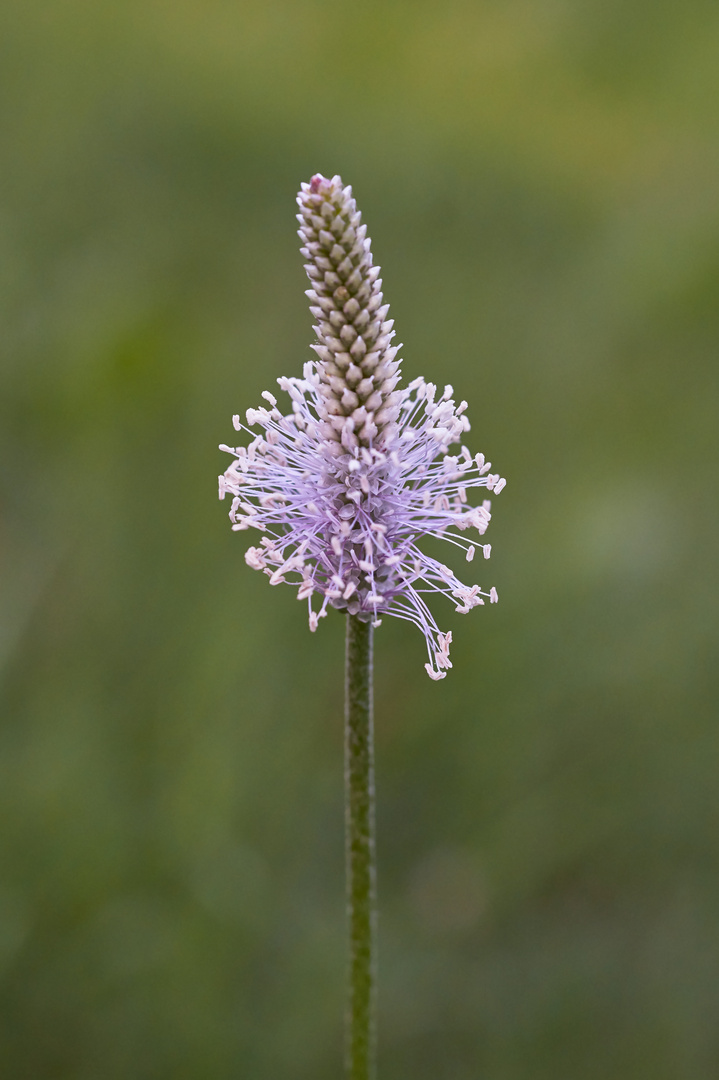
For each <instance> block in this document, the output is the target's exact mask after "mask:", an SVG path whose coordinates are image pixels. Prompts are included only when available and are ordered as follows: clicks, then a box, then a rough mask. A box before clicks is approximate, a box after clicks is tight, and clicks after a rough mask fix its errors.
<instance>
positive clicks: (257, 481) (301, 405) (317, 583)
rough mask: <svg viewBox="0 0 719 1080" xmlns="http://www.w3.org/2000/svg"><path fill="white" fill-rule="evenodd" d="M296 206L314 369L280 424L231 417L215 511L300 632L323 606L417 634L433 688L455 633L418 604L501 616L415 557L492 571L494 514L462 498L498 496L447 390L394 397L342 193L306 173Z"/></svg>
mask: <svg viewBox="0 0 719 1080" xmlns="http://www.w3.org/2000/svg"><path fill="white" fill-rule="evenodd" d="M297 202H298V205H299V209H300V213H299V214H298V221H299V223H300V229H299V235H300V239H301V240H302V248H301V251H302V254H303V255H304V257H305V259H306V260H307V262H306V265H305V270H306V271H307V276H308V277H309V279H310V284H311V288H310V289H309V290H308V291H307V296H308V297H309V300H310V311H311V312H312V314H313V315H314V317H315V319H316V320H317V324H316V326H315V327H314V330H315V334H316V336H317V344H315V345H313V346H312V348H313V349H314V351H315V353H316V354H317V359H316V360H314V361H311V362H308V363H306V364H305V365H304V371H303V377H302V378H281V379H278V383H279V386H280V389H281V390H283V391H284V392H285V393H286V394H288V395H289V398H290V401H291V409H290V410H289V411H286V412H282V411H281V410H280V409H279V408H278V405H277V399H276V398H275V397H274V395H273V394H271V393H269V392H265V393H264V394H263V397H264V399H265V401H266V405H265V406H263V407H261V408H258V409H248V410H247V414H246V424H244V423H242V421H241V420H240V417H239V416H235V417H233V423H234V427H235V429H236V430H237V431H244V432H246V433H247V434H249V436H250V441H249V443H248V444H247V445H244V446H239V447H230V446H225V445H222V446H221V447H220V449H222V450H224V451H227V452H228V453H230V454H232V456H233V457H234V459H235V460H234V461H233V462H232V464H231V465H230V467H229V468H228V469H227V470H226V472H225V473H224V474H223V475H222V476H221V477H220V478H219V480H220V498H224V497H225V495H227V494H229V495H231V496H232V506H231V509H230V520H231V522H232V528H233V529H235V530H237V531H244V530H248V529H254V530H256V531H257V532H259V533H260V534H261V539H260V542H259V544H258V545H257V546H253V547H250V548H249V549H248V551H247V553H246V555H245V558H246V561H247V563H248V565H249V566H251V567H252V568H253V569H256V570H261V571H262V572H263V573H265V574H266V575H267V576H268V577H269V579H270V584H271V585H277V584H279V583H280V582H288V583H293V584H295V585H296V586H298V592H297V596H298V599H300V600H306V601H307V605H308V611H309V624H310V629H311V630H316V629H317V625H318V623H319V620H320V619H322V618H323V617H324V616H325V615H326V614H327V610H328V608H329V607H334V608H337V609H339V610H343V611H347V612H348V613H349V614H350V615H356V616H357V617H358V618H359V619H361V620H363V621H371V622H372V624H373V625H374V626H379V624H380V622H381V619H382V618H383V616H385V615H388V616H389V615H393V616H395V617H397V618H400V619H406V620H408V621H409V622H411V623H414V624H415V625H416V626H418V627H419V629H420V630H421V632H422V634H423V635H424V638H425V641H426V643H427V652H428V656H429V660H428V663H427V664H426V665H425V667H426V670H427V672H428V674H429V675H430V677H431V678H433V679H443V678H444V677H445V675H446V673H447V670H448V669H449V668H451V666H452V663H451V661H450V659H449V646H450V643H451V641H452V633H451V631H448V632H446V633H442V632H441V631H440V629H439V627H438V625H437V623H436V622H435V618H434V615H433V614H432V612H431V611H430V608H429V606H428V604H427V599H426V598H427V597H428V596H430V595H431V594H433V593H439V594H441V595H442V596H445V597H447V599H448V600H450V601H451V602H452V603H453V604H454V606H455V610H456V611H458V612H461V613H462V614H464V613H466V612H468V611H470V610H471V609H472V608H473V607H477V606H478V605H481V604H484V603H485V600H488V601H489V602H490V603H496V601H497V591H496V589H494V588H491V589H490V590H489V591H484V590H482V589H481V588H480V587H479V585H465V584H463V583H462V582H461V581H460V580H459V578H458V577H457V576H456V574H455V573H454V571H453V570H451V569H450V568H449V567H448V566H446V565H444V563H442V562H439V561H438V560H437V559H435V558H433V557H432V556H430V555H427V554H425V552H424V551H423V550H422V548H421V546H420V545H421V543H422V540H423V539H424V538H425V537H428V536H432V537H438V538H440V539H442V540H446V541H447V542H448V543H449V544H452V545H453V546H454V547H456V548H459V549H461V550H462V551H464V553H465V556H466V559H467V561H468V562H471V561H472V559H473V557H474V556H475V553H476V551H477V548H478V547H479V549H480V551H481V552H482V555H483V557H484V558H485V559H488V558H489V556H490V545H489V544H478V543H477V540H476V538H473V537H475V536H479V537H480V538H481V537H483V536H484V533H485V532H486V529H487V526H488V524H489V521H490V517H491V514H490V508H491V504H490V501H489V500H488V499H484V500H483V501H482V502H480V503H478V504H477V503H472V502H470V493H472V492H473V491H474V490H475V489H481V488H483V489H486V491H487V492H491V493H493V494H495V495H497V494H499V492H500V491H501V490H502V488H503V487H504V485H505V483H506V481H505V480H504V479H503V478H502V477H501V476H500V475H499V474H498V473H493V472H491V468H492V464H491V462H486V461H485V459H484V455H483V454H475V455H472V454H471V453H470V451H469V450H468V449H467V447H466V446H465V445H463V442H462V440H463V438H464V436H465V434H466V432H468V431H469V428H470V425H469V421H468V419H467V416H466V409H467V402H466V401H461V402H460V403H459V404H455V401H454V398H453V390H452V387H451V386H445V387H444V389H443V391H442V392H441V393H438V391H437V387H436V386H435V385H434V384H433V383H428V382H425V380H424V379H422V378H419V379H415V380H414V381H413V382H411V383H410V384H409V385H408V386H406V387H404V388H401V387H399V380H400V375H399V367H400V361H399V360H398V358H397V356H398V352H399V348H401V346H395V345H393V344H392V342H393V339H394V331H393V329H392V326H393V322H392V320H391V319H388V318H387V315H388V310H389V307H388V305H387V304H384V303H383V298H382V291H381V290H382V281H381V279H380V277H379V272H380V269H379V267H378V266H374V265H373V262H372V254H371V251H370V241H369V238H368V237H367V229H366V226H365V225H362V224H361V215H360V213H359V211H358V210H357V207H356V203H355V200H354V198H353V197H352V189H351V188H350V187H343V185H342V181H341V179H340V177H339V176H334V177H332V179H331V180H329V179H326V178H325V177H323V176H321V175H320V174H317V175H316V176H313V177H312V179H311V181H310V182H309V183H308V184H302V187H301V190H300V192H299V194H298V197H297ZM257 428H259V429H260V432H259V433H257V431H256V430H252V429H257ZM457 445H459V450H458V452H456V453H449V450H450V447H454V446H457Z"/></svg>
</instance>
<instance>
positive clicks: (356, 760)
mask: <svg viewBox="0 0 719 1080" xmlns="http://www.w3.org/2000/svg"><path fill="white" fill-rule="evenodd" d="M374 801H375V794H374V731H373V721H372V626H371V624H370V623H369V622H361V621H360V620H359V619H358V618H357V617H356V616H354V615H348V616H347V638H346V660H345V858H346V871H347V914H348V920H349V939H350V941H349V943H350V965H349V1001H348V1010H347V1036H346V1038H347V1042H346V1069H347V1078H348V1080H374V1077H375V1070H376V1065H375V1057H376V1033H375V998H376V973H375V964H376V955H375V938H376V892H377V885H376V876H377V868H376V861H375V838H374V831H375V820H374V819H375V808H374Z"/></svg>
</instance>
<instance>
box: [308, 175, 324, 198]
mask: <svg viewBox="0 0 719 1080" xmlns="http://www.w3.org/2000/svg"><path fill="white" fill-rule="evenodd" d="M323 180H324V176H323V175H322V173H319V172H318V173H315V175H314V176H313V177H312V179H311V180H310V191H311V192H312V194H313V195H315V194H316V193H317V192H318V191H319V187H320V184H321V183H322V181H323Z"/></svg>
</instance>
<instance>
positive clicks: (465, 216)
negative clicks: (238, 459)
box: [0, 0, 719, 1080]
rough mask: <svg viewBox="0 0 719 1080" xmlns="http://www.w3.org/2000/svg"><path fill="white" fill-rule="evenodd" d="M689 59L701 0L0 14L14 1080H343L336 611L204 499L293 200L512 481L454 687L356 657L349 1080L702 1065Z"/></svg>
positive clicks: (718, 885) (712, 94)
mask: <svg viewBox="0 0 719 1080" xmlns="http://www.w3.org/2000/svg"><path fill="white" fill-rule="evenodd" d="M718 55H719V10H718V9H717V6H716V4H715V3H713V2H709V0H684V2H683V3H681V4H677V3H671V2H668V0H654V2H653V3H649V2H648V0H576V2H570V0H477V2H470V0H444V2H443V3H439V2H436V0H435V2H427V0H412V2H411V3H410V2H409V0H384V2H383V3H379V2H377V0H366V2H364V3H362V4H357V5H350V4H348V3H343V2H341V0H337V2H334V3H331V2H329V0H298V2H292V0H266V2H265V3H263V4H262V5H259V4H254V3H253V4H251V3H249V2H242V0H235V2H230V0H204V2H203V3H200V2H199V0H175V2H174V3H169V2H167V0H143V2H140V0H124V2H123V3H122V4H113V3H110V2H108V0H54V2H50V0H6V2H5V4H4V5H3V7H2V13H1V14H0V57H1V61H2V62H1V64H0V91H1V104H0V122H1V127H0V129H1V130H2V147H3V160H2V169H1V170H0V238H1V241H0V242H1V244H2V250H3V257H2V269H1V273H2V290H1V295H2V299H1V301H0V304H1V308H2V370H1V380H2V384H1V389H0V396H1V400H0V416H1V434H0V477H1V481H0V485H1V486H0V494H1V499H2V503H1V513H2V519H1V523H0V553H1V557H2V576H1V588H2V615H1V627H0V668H1V674H2V691H1V693H2V722H1V726H0V770H1V777H0V867H1V873H0V972H1V976H0V981H1V985H2V990H1V997H2V1001H1V1005H0V1060H1V1061H2V1072H3V1075H4V1076H6V1077H8V1078H11V1077H12V1078H13V1080H14V1078H23V1080H24V1078H28V1080H38V1078H41V1080H128V1078H132V1080H226V1078H227V1080H229V1078H236V1077H243V1078H244V1077H247V1078H250V1080H330V1078H336V1077H338V1076H339V1075H340V1069H341V1043H342V1008H343V973H344V937H343V935H344V922H343V855H342V760H341V759H342V732H341V722H342V721H341V710H342V686H341V682H342V619H341V618H340V617H334V618H331V619H328V620H327V621H326V622H325V623H323V625H322V627H321V631H320V632H319V633H318V634H317V635H310V634H309V633H308V630H307V625H306V616H305V614H303V610H301V608H300V606H298V605H297V602H296V600H295V597H294V592H293V591H292V590H289V589H284V590H283V589H270V588H268V586H267V582H266V580H265V579H264V578H263V577H262V576H261V575H259V574H256V573H253V572H251V571H250V570H249V569H248V568H247V567H246V566H245V564H244V559H243V551H244V547H245V546H246V537H245V536H244V535H240V536H238V535H234V534H232V533H231V531H230V528H229V523H228V521H227V505H226V504H219V503H218V502H217V495H216V479H215V478H216V475H217V473H218V472H219V471H220V469H222V468H224V467H225V465H226V463H227V458H226V457H225V456H224V455H222V454H220V453H219V452H218V451H217V449H216V447H217V444H218V443H219V442H224V441H228V440H229V441H232V434H233V431H232V426H231V415H232V413H233V412H242V411H244V409H245V408H246V407H247V406H254V405H256V404H258V403H259V397H260V393H261V391H262V390H263V389H266V388H269V389H272V388H273V387H274V380H275V379H276V378H277V377H278V376H279V375H283V374H287V375H292V374H299V371H300V368H301V365H302V363H303V361H304V360H306V359H309V358H310V357H311V355H312V354H311V353H310V351H309V348H308V345H309V342H310V341H311V340H312V333H311V329H310V327H311V318H310V316H309V313H308V311H307V309H306V300H305V297H304V294H303V290H304V288H305V287H306V281H305V278H304V274H303V271H302V266H301V262H302V260H301V257H300V256H299V254H298V251H297V247H298V242H297V239H296V235H295V228H296V223H295V219H294V214H295V209H296V208H295V203H294V197H295V192H296V190H297V188H298V186H299V183H300V181H301V180H306V179H309V177H310V176H311V174H312V173H313V172H314V171H317V170H319V171H322V172H324V173H326V174H328V175H331V174H332V173H335V172H339V173H341V175H342V177H343V178H344V180H345V182H349V183H352V185H353V187H354V191H355V194H356V196H357V198H358V201H359V205H360V207H361V209H362V210H363V213H364V217H365V220H366V221H367V222H368V224H369V230H370V235H371V236H372V238H373V249H374V252H375V258H376V260H377V261H378V262H379V263H380V264H381V265H382V267H383V278H384V282H385V296H386V298H387V300H388V301H389V302H390V303H391V304H392V314H393V315H394V317H395V319H396V325H397V330H398V333H399V339H400V340H402V341H404V342H405V343H406V347H405V349H404V350H403V355H404V358H405V365H404V370H405V373H406V375H407V376H408V377H409V378H412V377H414V376H416V375H418V374H423V375H425V376H426V377H427V378H430V379H434V380H435V381H437V382H440V383H444V382H445V381H446V382H452V383H453V384H454V386H455V388H456V392H457V394H458V395H459V397H464V398H467V399H468V401H469V402H470V413H469V415H470V418H471V420H472V421H473V430H472V433H471V439H470V445H471V446H472V448H473V449H474V450H482V451H484V453H485V454H486V455H487V457H488V458H491V460H492V461H493V462H494V464H495V467H496V468H497V469H498V470H499V471H501V472H502V474H503V475H506V476H507V477H508V481H509V482H508V486H507V490H506V492H505V493H503V494H502V496H501V497H500V498H499V499H498V500H497V501H496V503H495V511H496V512H495V514H494V520H493V522H492V525H491V528H490V532H489V534H488V537H487V539H488V540H489V541H491V543H492V545H493V552H494V553H493V558H492V562H491V563H490V564H488V566H487V567H486V568H487V569H489V570H490V571H491V572H490V573H489V574H485V575H484V576H483V578H482V581H483V584H486V585H490V584H494V585H496V586H497V588H498V590H499V593H500V598H501V602H500V604H499V606H498V607H495V608H489V607H487V608H484V609H481V610H478V611H475V612H473V613H472V614H471V615H469V616H468V617H466V618H465V617H460V616H457V615H455V614H454V612H453V611H452V610H451V608H449V607H447V609H446V610H441V605H440V607H438V608H437V609H436V614H437V617H438V619H439V621H440V625H441V626H442V627H443V628H444V629H447V628H450V627H451V628H452V629H453V631H454V637H455V644H454V646H453V659H454V664H455V666H454V670H453V671H452V672H451V675H450V677H449V678H448V679H447V680H446V681H445V682H443V683H438V684H436V685H435V684H433V683H431V682H430V681H429V680H428V679H427V678H426V676H425V674H424V671H423V667H422V665H423V663H424V659H425V657H424V655H423V650H424V646H423V642H422V640H421V637H420V635H419V634H418V633H417V632H416V631H414V630H413V629H412V628H411V627H408V626H406V625H404V624H402V623H399V622H397V621H396V620H395V621H394V622H392V621H385V624H384V625H383V627H382V629H381V631H379V634H378V639H377V692H376V699H377V700H376V713H377V721H376V722H377V743H378V745H377V759H378V762H377V764H378V787H379V864H380V895H381V916H380V949H381V979H380V1025H381V1038H380V1075H381V1077H382V1078H384V1080H390V1078H392V1080H440V1078H443V1077H446V1078H448V1080H607V1078H610V1077H611V1078H612V1080H642V1078H646V1080H686V1078H691V1080H704V1078H707V1080H709V1078H711V1077H715V1076H716V1075H717V1074H719V1023H718V1020H719V784H718V782H717V781H718V777H719V729H718V727H717V715H716V707H715V705H716V700H717V657H716V631H717V620H716V615H715V604H716V599H715V598H716V588H717V550H716V548H717V540H716V537H717V527H718V526H719V520H718V519H719V514H718V512H717V501H716V483H717V479H716V478H717V464H718V455H717V450H718V449H719V447H718V445H717V444H718V442H719V439H718V437H717V428H718V427H719V425H718V424H717V405H718V404H719V402H718V400H717V399H718V397H719V395H718V394H717V389H718V387H717V384H718V382H719V378H718V366H717V345H718V344H719V314H718V311H717V287H718V286H719V244H718V240H719V203H718V201H717V190H718V184H719V108H718V106H719V63H717V56H718ZM480 569H481V566H480Z"/></svg>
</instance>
